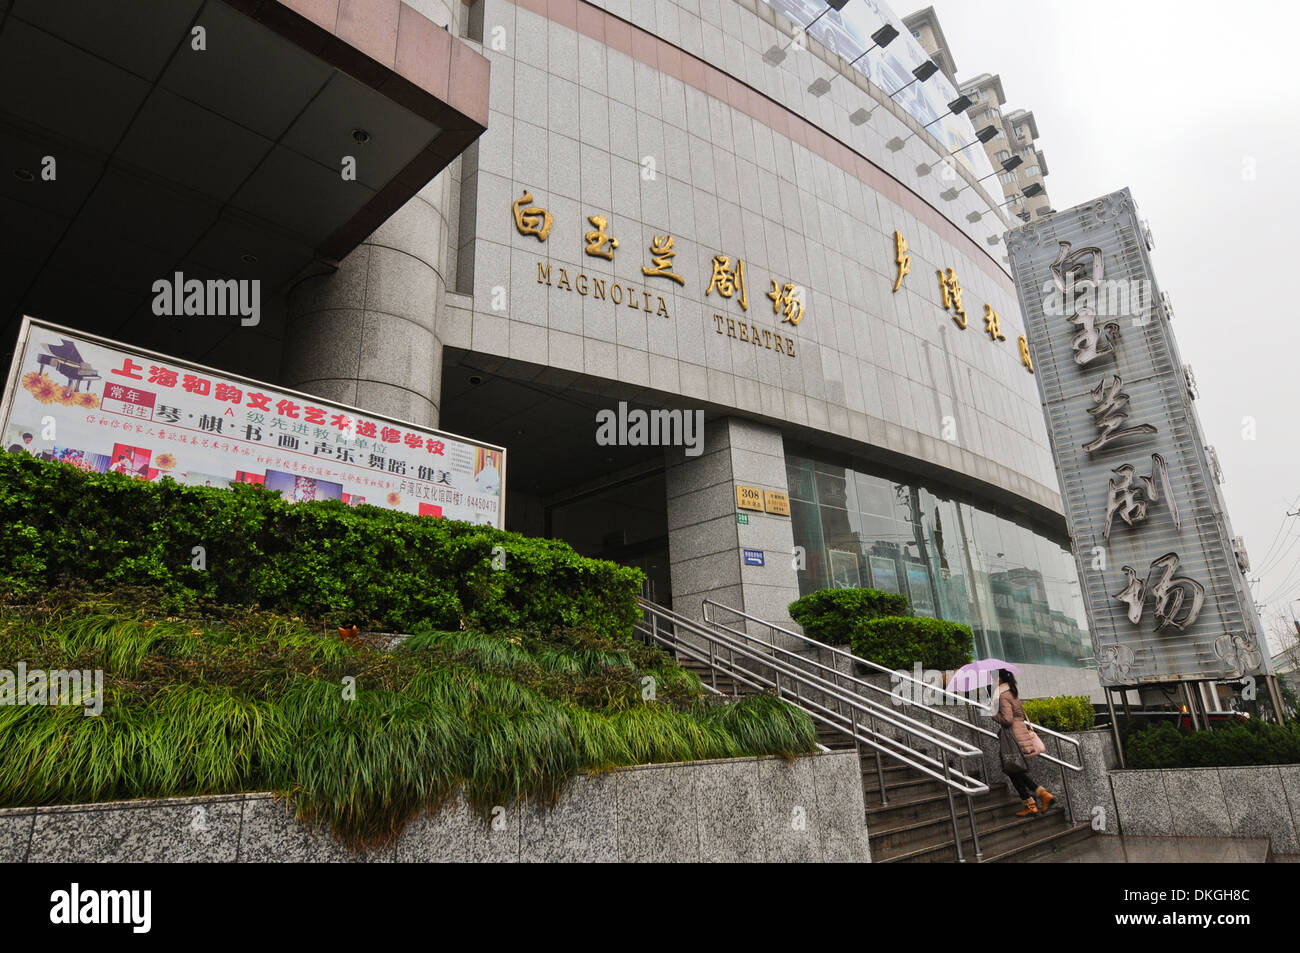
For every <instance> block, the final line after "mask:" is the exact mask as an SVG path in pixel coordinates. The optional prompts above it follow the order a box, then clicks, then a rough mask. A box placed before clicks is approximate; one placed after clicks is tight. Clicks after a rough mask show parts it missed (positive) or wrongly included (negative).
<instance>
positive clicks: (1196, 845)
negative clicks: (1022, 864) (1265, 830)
mask: <svg viewBox="0 0 1300 953" xmlns="http://www.w3.org/2000/svg"><path fill="white" fill-rule="evenodd" d="M1267 858H1268V841H1267V840H1266V839H1259V840H1242V839H1238V838H1232V837H1124V836H1115V837H1105V836H1099V837H1090V838H1088V840H1087V841H1086V842H1084V843H1081V844H1073V845H1071V846H1069V847H1066V848H1065V849H1063V850H1060V851H1058V852H1056V853H1054V854H1048V855H1046V856H1044V857H1039V858H1036V859H1035V860H1032V861H1030V863H1036V864H1262V863H1264V862H1265V861H1266V860H1267ZM1274 859H1275V860H1282V861H1287V860H1300V858H1294V857H1284V858H1277V857H1275V858H1274Z"/></svg>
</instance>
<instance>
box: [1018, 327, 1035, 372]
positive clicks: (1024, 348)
mask: <svg viewBox="0 0 1300 953" xmlns="http://www.w3.org/2000/svg"><path fill="white" fill-rule="evenodd" d="M1020 363H1021V364H1023V365H1025V367H1026V368H1027V369H1028V370H1029V373H1031V374H1032V373H1034V360H1033V358H1031V357H1030V356H1029V342H1028V341H1026V340H1025V336H1024V335H1023V334H1022V335H1020Z"/></svg>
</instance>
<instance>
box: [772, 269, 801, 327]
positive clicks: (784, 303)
mask: <svg viewBox="0 0 1300 953" xmlns="http://www.w3.org/2000/svg"><path fill="white" fill-rule="evenodd" d="M795 291H796V289H795V286H794V285H784V286H782V285H780V284H778V283H777V281H776V279H772V290H771V291H769V292H768V293H767V296H768V297H769V298H771V299H772V313H773V314H781V313H782V312H783V311H784V317H782V318H781V321H782V323H784V322H786V321H789V322H790V323H791V324H793V325H794V326H795V327H798V326H799V322H800V321H802V320H803V302H802V301H800V300H799V298H798V297H797V295H796V293H795Z"/></svg>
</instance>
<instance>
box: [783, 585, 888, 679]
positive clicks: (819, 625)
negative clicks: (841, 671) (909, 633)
mask: <svg viewBox="0 0 1300 953" xmlns="http://www.w3.org/2000/svg"><path fill="white" fill-rule="evenodd" d="M789 612H790V618H792V619H794V621H796V622H798V623H799V624H800V625H801V626H803V630H804V633H805V634H806V635H808V637H809V638H813V639H816V640H817V641H819V642H825V643H826V644H827V645H846V644H849V643H851V642H852V637H853V632H854V631H855V630H856V629H857V627H858V626H859V625H860V624H861V623H862V622H865V621H866V620H868V619H879V618H881V617H883V616H907V615H911V610H910V609H909V608H908V606H907V597H906V596H900V595H896V594H895V593H892V592H881V591H880V590H879V589H819V590H817V591H816V592H810V593H808V595H806V596H804V597H802V598H801V599H796V600H795V601H794V602H792V603H790V606H789ZM908 665H909V666H910V665H911V663H910V662H909V663H908Z"/></svg>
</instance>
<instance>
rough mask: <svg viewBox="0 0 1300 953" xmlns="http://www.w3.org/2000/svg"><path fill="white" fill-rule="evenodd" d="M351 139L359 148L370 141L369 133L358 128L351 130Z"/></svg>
mask: <svg viewBox="0 0 1300 953" xmlns="http://www.w3.org/2000/svg"><path fill="white" fill-rule="evenodd" d="M352 139H353V141H354V142H356V144H357V145H359V146H364V145H365V144H366V143H367V142H369V141H370V133H368V132H366V131H365V130H364V129H361V128H360V127H358V128H356V129H353V130H352Z"/></svg>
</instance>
